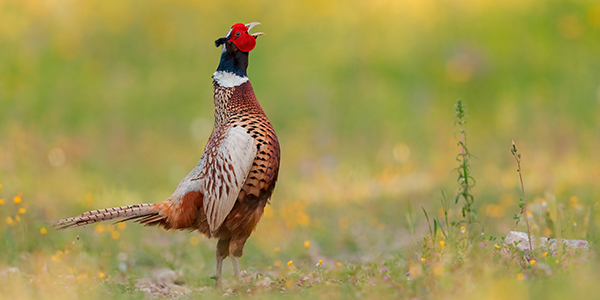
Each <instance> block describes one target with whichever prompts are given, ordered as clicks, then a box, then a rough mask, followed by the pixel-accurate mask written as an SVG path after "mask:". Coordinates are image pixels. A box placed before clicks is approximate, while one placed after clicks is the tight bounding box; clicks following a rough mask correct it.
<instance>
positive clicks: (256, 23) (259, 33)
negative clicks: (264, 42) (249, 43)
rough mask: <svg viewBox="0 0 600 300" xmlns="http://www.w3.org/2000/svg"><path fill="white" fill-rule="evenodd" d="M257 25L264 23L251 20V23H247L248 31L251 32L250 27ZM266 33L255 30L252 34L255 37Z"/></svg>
mask: <svg viewBox="0 0 600 300" xmlns="http://www.w3.org/2000/svg"><path fill="white" fill-rule="evenodd" d="M256 25H262V24H260V23H259V22H251V23H248V24H246V28H248V32H250V29H252V28H254V26H256ZM264 34H265V33H264V32H255V33H252V34H250V35H251V36H253V37H254V38H257V37H258V36H259V35H264Z"/></svg>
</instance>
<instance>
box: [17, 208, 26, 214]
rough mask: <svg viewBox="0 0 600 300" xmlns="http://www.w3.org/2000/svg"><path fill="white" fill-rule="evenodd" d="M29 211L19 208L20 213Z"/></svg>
mask: <svg viewBox="0 0 600 300" xmlns="http://www.w3.org/2000/svg"><path fill="white" fill-rule="evenodd" d="M26 211H27V210H26V209H25V208H23V207H21V208H19V213H20V214H24V213H25V212H26Z"/></svg>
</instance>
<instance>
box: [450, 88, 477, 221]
mask: <svg viewBox="0 0 600 300" xmlns="http://www.w3.org/2000/svg"><path fill="white" fill-rule="evenodd" d="M454 110H455V111H456V120H455V121H454V125H455V126H456V125H458V127H459V129H458V130H457V131H456V132H455V135H456V133H459V134H460V138H459V141H458V146H460V150H461V152H460V153H459V154H458V155H457V156H456V160H457V161H458V162H459V166H458V167H457V168H456V169H455V170H456V171H458V179H457V181H458V183H459V190H458V193H457V194H456V198H455V199H454V203H456V204H457V203H458V201H459V200H460V199H461V198H462V199H463V200H464V205H463V207H462V216H463V218H465V217H466V218H467V220H468V224H469V227H471V224H472V223H473V219H474V218H475V212H474V209H473V203H474V201H475V198H474V197H473V194H471V189H472V188H473V186H475V179H474V178H473V176H471V165H470V163H469V162H470V159H471V156H472V155H471V153H470V152H469V148H467V131H466V130H465V128H464V125H465V124H466V123H467V120H466V118H467V117H468V115H467V114H466V113H465V111H466V110H465V106H464V104H463V101H462V99H458V101H457V102H456V104H455V105H454Z"/></svg>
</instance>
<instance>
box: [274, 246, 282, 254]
mask: <svg viewBox="0 0 600 300" xmlns="http://www.w3.org/2000/svg"><path fill="white" fill-rule="evenodd" d="M273 251H275V253H277V252H279V251H281V249H279V247H275V249H274V250H273Z"/></svg>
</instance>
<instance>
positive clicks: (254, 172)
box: [53, 22, 279, 286]
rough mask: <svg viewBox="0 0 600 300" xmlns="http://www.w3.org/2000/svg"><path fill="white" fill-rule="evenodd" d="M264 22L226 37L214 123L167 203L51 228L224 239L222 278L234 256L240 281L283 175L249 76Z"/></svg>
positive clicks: (89, 215) (96, 214) (91, 215)
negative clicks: (118, 228) (122, 225)
mask: <svg viewBox="0 0 600 300" xmlns="http://www.w3.org/2000/svg"><path fill="white" fill-rule="evenodd" d="M258 24H260V23H258V22H253V23H249V24H246V25H244V24H242V23H237V24H235V25H233V26H232V27H231V30H229V32H228V33H227V35H226V36H225V37H224V38H220V39H218V40H216V41H215V45H216V46H217V47H219V46H222V52H221V61H220V62H219V66H218V68H217V71H216V72H215V73H214V74H213V79H214V81H213V86H214V103H215V123H214V128H213V131H212V133H211V135H210V138H209V139H208V142H207V144H206V147H205V148H204V153H203V154H202V157H201V158H200V161H199V162H198V164H197V165H196V167H195V168H194V169H193V170H192V171H191V172H190V173H189V174H188V175H187V176H186V177H185V178H184V179H183V180H182V181H181V182H180V183H179V186H177V189H176V190H175V192H174V193H173V195H171V197H169V198H168V199H167V200H165V201H163V202H160V203H149V204H135V205H128V206H122V207H116V208H107V209H101V210H94V211H90V212H86V213H83V214H81V215H79V216H77V217H73V218H68V219H63V220H60V221H56V222H54V223H53V226H60V227H59V229H65V228H72V227H77V226H83V225H87V224H90V223H95V222H100V221H106V220H113V219H121V221H129V220H135V221H136V222H139V223H142V224H145V225H146V226H154V225H157V226H162V227H164V228H166V229H186V230H196V229H197V230H198V231H200V232H201V233H203V234H205V235H206V236H208V237H211V238H218V239H219V241H218V243H217V271H216V275H215V276H214V277H212V278H214V279H215V281H216V285H217V286H219V285H220V282H221V269H222V265H223V259H225V258H226V257H227V256H231V259H232V261H233V270H234V273H235V275H236V276H237V277H238V278H239V276H240V270H239V264H238V258H239V257H240V256H242V253H243V249H244V244H245V243H246V240H247V239H248V237H249V236H250V234H251V233H252V231H253V230H254V228H255V227H256V224H257V223H258V221H259V220H260V218H261V216H262V214H263V211H264V207H265V205H266V204H267V202H268V200H269V198H270V197H271V194H272V193H273V188H274V187H275V182H276V180H277V175H278V172H279V142H278V140H277V136H276V135H275V131H274V130H273V126H271V123H270V122H269V119H267V116H266V115H265V113H264V112H263V110H262V108H261V106H260V104H259V103H258V101H257V100H256V96H255V95H254V90H253V89H252V85H251V84H250V81H248V77H247V75H246V69H247V67H248V53H249V52H250V51H251V50H252V49H254V47H255V46H256V38H257V37H258V36H259V35H262V34H263V33H254V34H249V33H248V31H249V30H250V29H252V27H254V26H255V25H258Z"/></svg>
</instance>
